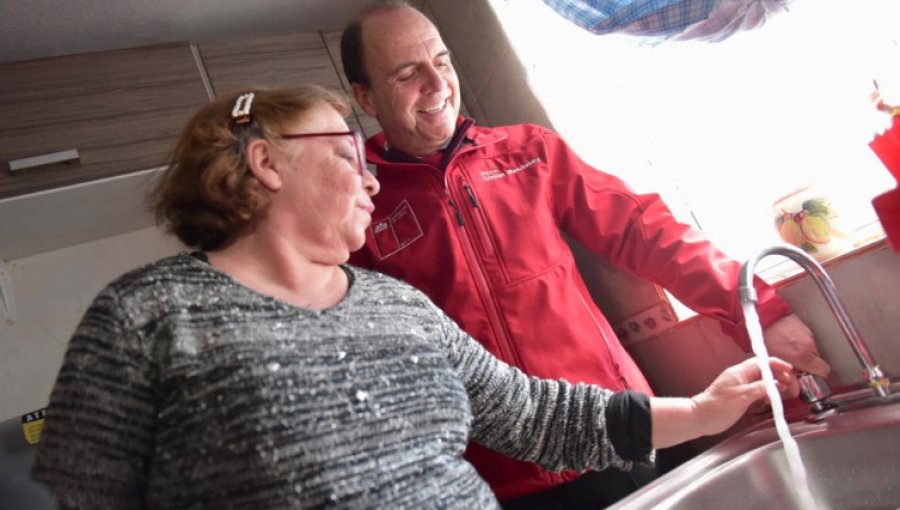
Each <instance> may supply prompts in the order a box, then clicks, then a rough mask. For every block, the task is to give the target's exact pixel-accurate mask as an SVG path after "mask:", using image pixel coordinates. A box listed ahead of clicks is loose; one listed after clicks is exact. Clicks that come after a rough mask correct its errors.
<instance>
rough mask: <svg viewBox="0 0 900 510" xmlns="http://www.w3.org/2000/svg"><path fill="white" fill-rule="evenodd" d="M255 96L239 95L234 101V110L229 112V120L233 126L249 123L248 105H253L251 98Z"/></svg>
mask: <svg viewBox="0 0 900 510" xmlns="http://www.w3.org/2000/svg"><path fill="white" fill-rule="evenodd" d="M255 96H256V94H254V93H253V92H247V93H246V94H241V95H239V96H238V98H237V99H236V100H235V101H234V108H232V110H231V118H232V119H234V123H235V124H246V123H248V122H250V105H251V104H253V98H254V97H255Z"/></svg>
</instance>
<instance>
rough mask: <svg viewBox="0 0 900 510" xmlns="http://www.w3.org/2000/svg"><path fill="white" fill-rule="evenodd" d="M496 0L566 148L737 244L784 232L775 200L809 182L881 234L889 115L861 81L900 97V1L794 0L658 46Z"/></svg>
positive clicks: (847, 217)
mask: <svg viewBox="0 0 900 510" xmlns="http://www.w3.org/2000/svg"><path fill="white" fill-rule="evenodd" d="M491 3H492V5H493V6H494V8H495V10H496V11H497V14H498V17H499V18H500V20H501V23H502V24H503V25H504V29H505V30H506V32H507V35H508V36H509V39H510V42H511V44H512V46H513V47H514V48H515V50H516V52H517V54H518V56H519V58H520V60H521V61H522V62H523V64H524V65H525V67H526V69H527V70H528V73H529V80H530V81H531V85H532V88H533V89H534V91H535V94H536V95H537V97H538V98H539V99H540V101H541V103H542V104H543V105H544V107H545V109H546V110H547V113H548V115H549V117H550V119H551V121H552V122H553V124H554V126H555V127H556V129H557V130H558V131H559V132H560V134H561V135H562V136H563V137H564V138H565V139H566V140H567V141H568V142H569V143H570V144H571V145H572V146H573V148H574V149H575V150H576V151H577V152H578V153H579V154H580V155H581V156H582V157H583V158H584V159H585V160H586V161H587V162H589V163H590V164H592V165H593V166H595V167H597V168H599V169H601V170H604V171H607V172H609V173H612V174H615V175H618V176H620V177H622V178H623V179H625V180H626V181H627V182H628V183H629V184H631V185H632V186H633V187H634V188H636V189H637V190H639V191H642V192H650V191H653V192H658V193H660V194H661V195H662V196H663V198H664V199H665V200H666V202H667V203H668V205H669V207H671V208H672V209H673V212H674V213H675V215H676V216H677V217H678V218H679V219H680V220H681V221H684V222H687V223H691V224H694V225H695V226H697V227H699V228H700V229H702V230H703V231H704V232H706V234H707V235H708V236H709V237H710V238H711V239H712V241H713V242H714V243H715V244H716V245H717V246H718V247H719V248H720V249H722V250H723V251H725V252H726V253H727V254H729V255H730V256H732V257H734V258H736V259H738V260H745V259H747V258H748V257H750V256H752V255H753V254H754V253H755V252H756V251H758V250H759V249H760V248H762V247H764V246H768V245H771V244H773V243H776V242H780V241H781V240H780V238H779V235H778V233H777V231H776V229H775V226H774V215H773V203H774V202H775V201H776V200H777V199H778V198H780V197H782V196H784V195H787V194H789V193H791V192H792V191H794V190H796V189H798V188H801V187H804V186H807V185H815V186H816V187H817V188H818V189H819V190H820V191H821V194H822V195H824V196H826V197H828V198H829V199H830V200H831V202H832V204H833V206H834V209H835V210H836V211H837V212H838V213H839V214H840V221H841V222H842V223H843V226H844V227H845V228H846V229H848V230H849V231H850V232H851V234H852V236H853V240H854V242H855V244H856V245H857V246H858V245H861V244H863V243H865V242H867V241H871V240H872V239H877V238H880V237H881V236H882V235H883V234H881V232H880V227H879V225H878V223H877V217H876V215H875V212H874V210H873V209H872V206H871V199H872V198H873V197H874V196H875V195H877V194H879V193H881V192H884V191H887V190H888V189H892V188H894V187H895V185H896V183H895V182H894V181H893V179H892V178H891V176H890V173H889V172H888V171H887V169H885V168H884V166H883V165H882V164H881V162H880V161H879V160H878V158H877V157H876V156H875V155H874V153H873V152H872V151H871V150H870V149H869V147H868V143H869V142H870V141H871V140H872V137H873V136H874V135H875V134H876V133H879V132H881V130H883V129H884V128H886V127H887V126H888V124H889V119H888V117H887V115H885V114H884V113H879V112H877V111H876V110H875V108H874V106H873V104H872V103H871V101H870V99H869V94H870V93H871V92H873V91H874V84H873V80H877V82H878V85H879V87H880V90H881V93H882V95H883V96H884V97H885V100H886V101H887V102H888V103H891V104H900V47H898V35H900V32H898V30H897V28H896V21H897V20H898V19H900V2H898V1H896V0H867V1H865V2H847V1H845V0H840V1H839V0H805V1H803V0H797V1H795V2H794V3H793V4H792V6H791V10H790V11H789V12H786V13H782V14H780V15H777V16H774V17H773V18H771V19H769V20H768V21H767V23H766V24H765V25H764V26H762V27H761V28H759V29H756V30H752V31H747V32H740V33H738V34H736V35H734V36H732V37H731V38H729V39H726V40H725V41H723V42H720V43H704V42H691V41H687V42H664V43H661V44H654V43H648V42H647V41H642V40H639V39H637V38H634V37H630V36H624V35H607V36H597V35H594V34H591V33H588V32H587V31H585V30H583V29H581V28H579V27H577V26H576V25H574V24H571V23H570V22H568V21H566V20H565V19H563V18H562V17H561V16H559V15H557V14H556V13H555V12H553V11H552V10H551V9H549V8H548V7H546V6H544V5H543V4H542V3H541V2H540V1H539V0H516V1H508V0H491ZM773 259H776V260H773ZM766 262H768V263H770V264H779V261H778V260H777V258H769V259H767V260H766ZM761 269H762V270H763V271H764V272H763V275H764V276H765V277H767V278H768V279H770V280H772V279H774V278H775V276H774V275H776V273H778V272H779V268H777V267H775V268H771V267H770V268H768V269H767V268H766V267H763V268H761Z"/></svg>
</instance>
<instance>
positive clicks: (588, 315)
mask: <svg viewBox="0 0 900 510" xmlns="http://www.w3.org/2000/svg"><path fill="white" fill-rule="evenodd" d="M341 57H342V60H343V64H344V71H345V73H346V75H347V78H348V81H349V82H350V84H351V85H352V87H353V93H354V95H355V97H356V100H357V102H358V103H359V104H360V106H361V107H362V108H363V109H364V110H365V111H366V112H367V113H369V114H370V115H372V116H374V117H376V118H377V119H378V121H379V123H380V124H381V127H382V128H383V129H384V132H383V133H381V134H379V135H376V136H374V137H373V138H371V139H370V140H369V141H368V142H367V158H368V160H369V163H370V164H374V165H375V166H376V167H377V169H376V173H377V176H378V179H379V181H380V183H381V193H379V194H378V195H376V196H375V197H374V202H375V207H376V214H375V217H374V218H373V221H372V225H371V226H370V228H369V231H368V234H367V242H366V246H365V247H364V248H363V249H362V250H361V251H359V252H357V253H355V254H354V255H353V256H352V258H351V262H352V263H354V264H357V265H359V266H363V267H367V268H372V269H376V270H378V271H381V272H384V273H387V274H389V275H392V276H395V277H397V278H400V279H403V280H406V281H407V282H409V283H411V284H413V285H414V286H416V287H418V288H419V289H421V290H423V291H424V292H425V293H427V294H428V295H429V296H430V297H431V299H432V300H434V302H435V303H437V304H438V305H439V306H440V307H441V308H443V309H444V310H445V311H446V312H447V314H448V315H449V316H451V317H452V318H453V319H454V320H456V321H457V322H458V323H459V324H460V325H461V326H462V327H463V328H464V329H465V330H466V331H467V332H468V333H469V334H471V335H472V336H473V337H474V338H476V339H478V340H479V341H480V342H481V343H482V344H483V345H484V346H485V347H486V348H487V349H488V350H490V351H491V352H492V353H493V354H494V355H496V356H497V357H499V358H500V359H502V360H504V361H506V362H508V363H510V364H512V365H515V366H517V367H519V368H521V369H522V370H523V371H524V372H526V373H528V374H530V375H534V376H538V377H547V378H564V379H567V380H569V381H572V382H578V381H583V382H588V383H595V384H600V385H602V386H604V387H607V388H609V389H612V390H622V389H626V388H631V389H635V390H639V391H644V392H647V393H651V389H650V386H649V384H648V383H647V381H646V379H645V378H644V376H643V375H642V373H641V371H640V370H639V368H638V367H637V365H636V364H635V363H634V361H633V360H632V359H631V357H630V356H629V355H628V353H627V352H626V351H625V349H624V348H623V347H622V345H621V344H620V343H619V340H618V339H617V338H616V335H615V334H614V332H613V330H612V328H611V327H610V325H609V323H608V322H607V320H606V318H605V317H604V316H603V314H602V312H601V311H600V310H599V309H598V308H597V307H596V305H595V304H594V302H593V301H592V300H591V297H590V294H589V293H588V291H587V289H586V287H585V284H584V282H583V280H582V279H581V277H580V275H579V273H578V271H577V269H576V266H575V261H574V259H573V256H572V253H571V252H570V250H569V248H568V245H567V244H566V242H565V241H564V239H563V237H562V233H565V234H567V235H569V236H571V237H573V238H575V239H577V240H578V241H580V242H581V244H583V245H584V246H586V247H587V248H588V249H590V250H591V251H593V252H594V253H596V254H597V255H600V256H603V257H605V258H607V259H608V260H609V261H610V262H612V263H613V264H614V265H615V266H617V267H620V268H625V269H628V270H630V271H633V272H634V273H636V274H638V275H641V276H644V277H647V278H649V279H651V280H652V281H654V282H656V283H658V284H659V285H662V286H663V287H665V288H667V289H669V290H670V291H672V292H673V293H674V294H675V295H676V296H677V297H678V298H679V299H680V300H681V301H682V302H684V303H685V304H687V305H688V306H691V307H692V308H693V309H695V310H697V311H698V312H699V313H702V314H704V315H707V316H711V317H715V318H717V319H719V320H720V321H721V322H722V323H723V324H724V325H726V326H731V327H732V328H733V329H736V330H737V329H740V328H741V325H742V320H743V319H742V314H741V311H740V307H739V303H738V298H737V292H736V288H737V274H738V269H739V266H740V264H739V263H738V262H736V261H734V260H731V259H728V258H727V257H725V256H724V255H723V254H722V253H721V252H719V251H718V250H716V249H715V248H714V247H713V246H712V245H711V244H710V243H709V242H708V241H707V240H706V239H705V238H704V237H703V235H702V234H701V233H700V232H698V231H696V230H694V229H692V228H691V227H689V226H687V225H684V224H680V223H678V222H677V221H676V220H675V219H674V218H673V217H672V214H671V213H670V212H669V210H668V209H667V208H666V206H665V205H664V204H663V203H662V201H661V200H660V198H659V197H658V196H657V195H655V194H652V195H638V194H635V193H634V192H633V191H631V190H630V189H629V188H628V187H627V186H626V185H625V184H624V183H623V182H622V181H620V180H619V179H617V178H616V177H613V176H611V175H609V174H606V173H603V172H601V171H599V170H596V169H594V168H591V167H589V166H588V165H586V164H585V163H584V162H583V161H581V160H580V159H579V158H578V156H576V155H575V153H574V152H573V151H572V150H571V149H570V148H569V147H568V146H567V145H566V144H565V142H563V140H562V139H560V138H559V137H558V136H557V135H556V134H554V133H553V132H551V131H549V130H547V129H544V128H542V127H539V126H534V125H515V126H507V127H498V128H481V127H476V126H475V125H474V121H473V120H471V119H464V118H461V117H459V116H458V114H459V105H460V96H459V86H458V85H459V84H458V80H457V76H456V72H455V71H454V69H453V66H452V64H451V62H450V55H449V52H448V50H447V48H446V46H445V45H444V43H443V41H442V40H441V37H440V35H439V34H438V32H437V29H436V28H435V27H434V26H433V25H432V24H431V22H430V21H429V20H428V19H427V18H426V17H425V16H424V15H422V14H421V13H420V12H418V11H416V10H415V9H413V8H411V7H409V6H408V5H406V4H405V2H402V1H401V2H398V1H396V0H395V1H388V2H379V3H376V4H374V5H372V6H370V7H369V8H367V9H366V10H364V11H363V12H362V13H361V14H360V15H359V16H358V17H357V18H356V20H355V21H353V22H351V23H350V24H348V26H347V28H346V29H345V30H344V34H343V37H342V40H341ZM757 287H758V290H759V292H760V296H761V297H760V306H759V312H760V316H761V318H762V320H763V323H764V326H767V330H766V341H767V344H768V345H769V348H770V349H771V351H770V352H771V354H772V355H775V356H780V357H782V358H784V359H786V360H788V361H790V362H791V363H793V364H794V366H795V367H797V368H798V369H800V370H807V371H810V372H814V373H818V374H822V375H824V374H827V372H828V370H829V368H828V365H827V364H825V362H824V361H822V360H821V359H820V358H819V356H818V352H817V350H816V347H815V345H814V343H813V339H812V334H811V332H810V331H809V329H808V328H806V326H805V325H804V324H803V323H802V321H800V319H798V318H797V317H796V316H794V315H793V314H791V311H790V309H789V308H788V307H787V305H786V304H785V303H784V302H783V301H782V300H781V299H780V298H778V296H776V295H775V293H774V291H773V290H772V288H771V287H768V286H767V285H765V284H764V283H762V282H761V281H759V282H758V285H757ZM744 347H746V345H744ZM468 459H469V460H470V461H471V462H472V463H473V464H474V465H475V467H476V468H477V469H478V470H479V472H480V474H481V475H482V476H483V477H484V478H485V479H486V480H487V481H488V482H489V483H490V484H491V486H492V487H493V489H494V490H495V492H496V494H497V497H498V498H499V499H500V500H501V501H502V502H503V504H504V507H506V508H546V507H548V505H551V504H552V505H553V506H554V507H557V508H585V507H589V508H595V507H598V506H601V505H606V504H609V503H611V502H612V501H613V500H615V499H616V498H619V497H621V496H623V495H624V494H627V492H628V491H630V490H633V489H634V488H635V485H634V482H632V481H631V480H630V479H629V478H628V477H627V475H626V474H624V473H621V472H614V471H615V470H607V471H604V472H601V473H588V474H583V475H582V474H580V473H573V472H564V473H549V472H546V471H543V470H541V469H540V468H539V467H537V466H536V465H533V464H528V463H523V462H517V461H513V460H510V459H508V458H506V457H503V456H501V455H499V454H496V453H494V452H491V451H488V450H486V449H483V448H481V447H479V446H478V445H471V447H470V449H469V452H468Z"/></svg>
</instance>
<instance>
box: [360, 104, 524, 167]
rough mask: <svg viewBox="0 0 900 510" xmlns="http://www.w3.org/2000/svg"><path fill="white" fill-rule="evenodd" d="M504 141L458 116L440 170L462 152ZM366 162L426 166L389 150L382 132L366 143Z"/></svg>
mask: <svg viewBox="0 0 900 510" xmlns="http://www.w3.org/2000/svg"><path fill="white" fill-rule="evenodd" d="M504 139H506V134H504V133H500V132H496V131H493V130H490V129H483V128H477V127H475V119H471V118H467V117H462V116H460V117H459V118H457V120H456V132H455V133H454V134H453V138H451V139H450V141H449V142H448V143H447V146H446V147H445V148H444V149H443V157H442V158H441V163H440V170H441V171H443V170H444V169H445V168H447V166H448V165H449V164H450V162H451V161H452V160H453V158H454V157H455V156H456V155H458V154H461V153H463V152H467V151H469V150H473V149H476V148H479V147H483V146H486V145H490V144H493V143H497V142H499V141H501V140H504ZM366 160H367V161H368V162H369V163H375V164H377V165H385V164H394V165H396V164H401V165H402V164H415V165H422V164H426V163H425V161H424V158H417V157H415V156H413V155H410V154H407V153H405V152H403V151H400V150H397V149H393V148H390V147H389V146H388V143H387V139H386V138H385V136H384V132H381V133H378V134H376V135H375V136H373V137H371V138H369V139H368V140H367V141H366Z"/></svg>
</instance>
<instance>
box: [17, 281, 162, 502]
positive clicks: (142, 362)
mask: <svg viewBox="0 0 900 510" xmlns="http://www.w3.org/2000/svg"><path fill="white" fill-rule="evenodd" d="M122 312H123V310H122V307H121V305H120V303H119V301H118V299H117V296H116V295H115V293H114V292H113V291H112V290H110V289H109V288H108V289H107V290H105V291H104V292H102V293H101V294H100V295H99V296H98V297H97V298H96V299H95V300H94V302H93V303H92V304H91V306H90V307H89V309H88V310H87V312H86V313H85V315H84V317H83V318H82V321H81V323H80V324H79V326H78V328H77V329H76V331H75V334H74V335H73V337H72V339H71V340H70V342H69V346H68V349H67V351H66V355H65V359H64V360H63V364H62V367H61V369H60V371H59V375H58V376H57V380H56V384H55V386H54V388H53V391H52V394H51V397H50V404H49V406H48V410H47V425H46V427H45V429H44V433H43V436H42V438H41V442H40V445H39V448H38V452H37V456H36V459H35V465H34V468H33V476H34V478H35V479H37V480H38V481H40V482H42V483H44V484H46V485H47V486H48V487H49V488H50V490H51V492H53V494H54V495H55V496H56V498H57V500H58V502H59V506H60V508H62V509H79V510H81V509H133V508H134V509H136V508H142V507H143V501H142V496H141V494H142V493H143V490H144V482H145V473H146V471H147V469H148V458H149V456H150V453H151V450H152V448H153V445H152V437H153V436H152V430H153V423H154V420H155V417H156V414H155V411H154V404H153V391H152V389H151V377H152V375H151V374H152V373H153V369H152V363H150V362H149V360H148V358H147V357H146V356H145V355H144V353H143V352H141V350H140V345H139V343H138V341H137V340H136V339H135V338H134V336H133V335H134V334H135V333H134V330H133V328H130V327H129V326H128V325H127V324H126V323H127V321H126V319H125V317H124V314H123V313H122Z"/></svg>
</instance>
